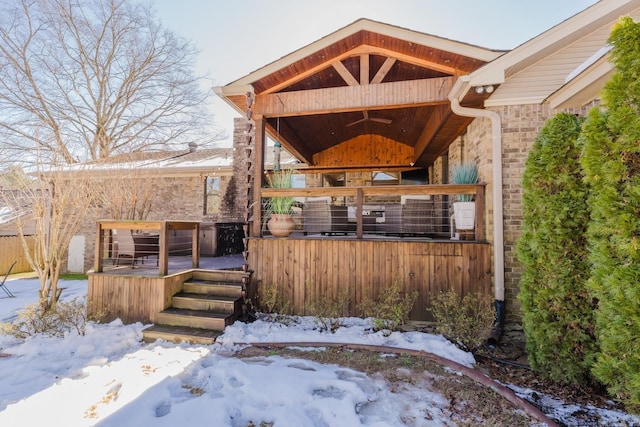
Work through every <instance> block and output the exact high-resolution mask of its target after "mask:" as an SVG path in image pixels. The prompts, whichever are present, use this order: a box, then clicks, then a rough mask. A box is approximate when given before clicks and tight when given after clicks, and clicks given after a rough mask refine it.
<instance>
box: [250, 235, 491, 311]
mask: <svg viewBox="0 0 640 427" xmlns="http://www.w3.org/2000/svg"><path fill="white" fill-rule="evenodd" d="M248 243H249V266H250V268H251V269H252V270H254V274H253V276H252V286H251V287H250V292H251V293H252V297H253V296H255V292H256V291H257V290H258V289H259V287H260V286H261V285H263V286H272V285H274V284H275V285H277V286H278V291H279V293H280V294H281V295H282V296H283V297H284V298H286V299H287V300H288V301H290V303H291V305H292V306H293V310H294V311H295V313H296V314H301V315H311V314H313V313H311V312H310V311H309V308H308V307H309V301H310V298H313V296H314V295H316V294H317V292H318V291H319V292H322V294H325V295H330V296H333V297H336V296H337V295H338V294H339V292H340V290H341V289H343V288H345V287H346V288H347V289H348V292H349V295H350V296H351V303H350V311H351V315H359V314H360V313H359V312H358V310H357V307H358V305H359V304H360V303H361V302H362V301H363V300H364V299H365V298H377V297H378V296H379V295H380V293H381V292H382V291H383V290H384V289H385V288H386V287H388V286H389V285H391V284H393V283H394V281H395V282H397V283H398V284H399V286H400V289H401V290H402V291H403V292H412V291H414V290H416V291H418V292H419V296H418V298H417V300H416V302H415V304H414V307H413V310H412V311H411V314H410V318H411V320H432V317H431V314H430V313H429V312H427V308H428V307H429V306H430V305H431V298H430V294H431V295H433V294H437V293H438V292H440V291H447V290H449V289H451V288H453V289H455V290H456V291H457V292H458V293H459V294H461V295H466V294H467V293H470V292H482V293H490V292H491V272H490V270H491V264H490V262H491V261H490V245H489V244H488V243H467V242H408V241H401V240H398V241H367V240H337V239H292V238H287V239H275V238H265V239H249V242H248Z"/></svg>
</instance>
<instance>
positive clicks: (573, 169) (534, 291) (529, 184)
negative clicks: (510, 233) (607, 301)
mask: <svg viewBox="0 0 640 427" xmlns="http://www.w3.org/2000/svg"><path fill="white" fill-rule="evenodd" d="M580 130H581V122H580V120H579V119H578V118H576V117H575V116H574V115H572V114H569V113H560V114H558V115H556V116H555V117H552V118H550V119H548V120H547V121H546V123H545V125H544V126H543V128H542V130H541V131H540V133H539V135H538V136H537V138H536V140H535V142H534V144H533V147H532V149H531V151H530V152H529V156H528V158H527V161H526V163H525V171H524V173H523V177H522V187H523V197H522V204H523V225H522V235H521V237H520V239H519V240H518V242H517V256H518V260H519V261H520V263H521V264H522V266H523V267H524V270H523V273H522V276H521V280H520V291H519V294H518V298H519V301H520V303H521V306H522V322H523V329H524V332H525V335H526V340H527V341H526V349H527V354H528V357H529V361H530V364H531V367H532V368H533V369H534V370H535V371H538V372H539V373H541V374H542V375H544V376H545V377H547V378H550V379H553V380H556V381H559V382H564V383H572V384H580V383H588V382H590V381H591V376H590V369H591V366H592V364H593V359H594V356H595V348H596V343H595V335H594V320H593V310H594V309H595V302H594V300H593V298H592V297H591V295H590V293H589V292H588V289H587V285H586V282H587V279H588V276H589V264H588V243H587V238H586V228H587V224H588V221H589V209H588V208H587V197H588V190H587V186H586V184H585V183H584V182H583V173H582V168H581V165H580V146H579V143H578V138H579V135H580Z"/></svg>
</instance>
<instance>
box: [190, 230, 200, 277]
mask: <svg viewBox="0 0 640 427" xmlns="http://www.w3.org/2000/svg"><path fill="white" fill-rule="evenodd" d="M191 236H192V237H191V266H192V267H193V268H198V267H200V224H199V223H195V224H194V227H193V231H192V232H191Z"/></svg>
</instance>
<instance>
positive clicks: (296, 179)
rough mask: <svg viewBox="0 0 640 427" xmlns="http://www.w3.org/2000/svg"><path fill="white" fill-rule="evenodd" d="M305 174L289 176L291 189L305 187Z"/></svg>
mask: <svg viewBox="0 0 640 427" xmlns="http://www.w3.org/2000/svg"><path fill="white" fill-rule="evenodd" d="M306 178H307V177H306V175H305V174H301V173H299V174H294V175H291V188H305V187H306V186H307V181H306Z"/></svg>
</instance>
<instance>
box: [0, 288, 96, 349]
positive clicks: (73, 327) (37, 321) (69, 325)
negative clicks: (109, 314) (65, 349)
mask: <svg viewBox="0 0 640 427" xmlns="http://www.w3.org/2000/svg"><path fill="white" fill-rule="evenodd" d="M93 312H95V310H94V311H93ZM96 318H99V316H97V317H96ZM90 320H96V319H94V318H93V317H91V318H89V317H88V316H87V302H86V300H85V298H74V299H72V300H71V301H58V304H56V306H55V308H51V309H48V310H43V309H42V305H41V304H39V303H34V304H29V305H27V306H26V307H25V308H24V309H23V310H21V311H20V312H19V313H18V317H17V319H16V320H15V321H13V322H7V323H2V324H0V333H2V334H4V335H13V336H14V337H16V338H19V339H25V338H28V337H30V336H33V335H36V334H43V335H46V336H50V337H64V336H65V334H67V333H69V332H75V333H77V334H78V335H84V334H85V329H86V326H87V322H88V321H90Z"/></svg>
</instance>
